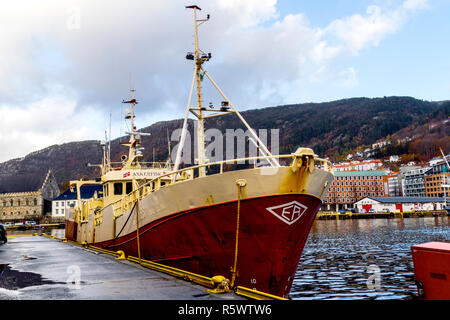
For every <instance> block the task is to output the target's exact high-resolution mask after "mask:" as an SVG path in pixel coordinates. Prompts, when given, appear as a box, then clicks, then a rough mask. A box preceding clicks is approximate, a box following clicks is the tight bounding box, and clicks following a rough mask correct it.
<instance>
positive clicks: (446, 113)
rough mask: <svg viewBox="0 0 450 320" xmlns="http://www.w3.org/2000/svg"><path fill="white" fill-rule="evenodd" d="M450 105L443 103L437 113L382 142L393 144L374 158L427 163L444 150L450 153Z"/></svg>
mask: <svg viewBox="0 0 450 320" xmlns="http://www.w3.org/2000/svg"><path fill="white" fill-rule="evenodd" d="M449 117H450V101H446V102H442V103H439V106H438V108H437V109H435V110H434V111H433V112H432V113H431V114H429V115H428V116H426V117H424V118H423V119H422V120H421V121H420V122H417V123H413V124H411V125H409V126H407V127H405V128H403V129H401V130H399V131H397V132H396V133H394V134H392V135H390V136H387V137H385V138H383V139H381V140H385V141H390V142H391V144H390V145H388V146H386V147H384V148H382V149H380V150H379V151H378V152H376V153H375V154H374V156H375V157H377V158H383V157H388V156H390V155H399V156H401V162H402V163H407V162H409V161H418V162H424V161H428V160H430V159H431V158H433V157H434V156H436V155H438V156H441V155H440V151H439V148H440V147H441V148H442V149H443V150H444V151H445V152H446V153H448V152H449V151H450V118H449Z"/></svg>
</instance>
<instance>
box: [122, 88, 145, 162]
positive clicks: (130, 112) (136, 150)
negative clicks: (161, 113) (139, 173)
mask: <svg viewBox="0 0 450 320" xmlns="http://www.w3.org/2000/svg"><path fill="white" fill-rule="evenodd" d="M135 91H136V90H135V89H134V88H133V89H131V90H130V92H131V93H130V99H129V100H126V101H125V100H123V101H122V103H128V104H130V108H129V109H127V110H125V119H130V131H129V132H126V133H128V134H129V135H130V140H129V141H128V142H121V143H120V144H121V145H125V146H128V148H129V151H128V157H126V156H123V158H122V161H123V162H124V165H123V167H124V168H126V169H132V168H140V164H139V159H140V158H142V149H143V148H141V147H140V145H141V136H149V135H150V134H149V133H144V132H137V131H136V126H135V125H134V106H135V105H136V104H138V102H137V101H136V98H135V97H134V92H135Z"/></svg>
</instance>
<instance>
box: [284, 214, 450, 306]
mask: <svg viewBox="0 0 450 320" xmlns="http://www.w3.org/2000/svg"><path fill="white" fill-rule="evenodd" d="M449 227H450V218H449V217H433V218H408V219H400V218H395V219H354V220H316V221H315V222H314V225H313V227H312V230H311V233H310V235H309V237H308V241H307V243H306V245H305V249H304V251H303V255H302V258H301V260H300V265H299V267H298V270H297V273H296V275H295V279H294V283H293V285H292V289H291V298H292V299H294V300H295V299H302V300H304V299H307V300H311V299H314V300H341V299H376V300H379V299H392V300H393V299H401V300H405V299H406V300H409V299H416V298H417V287H416V285H415V277H414V265H413V261H412V256H411V246H412V245H415V244H420V243H424V242H430V241H442V242H450V228H449Z"/></svg>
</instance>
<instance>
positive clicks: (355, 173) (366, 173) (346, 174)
mask: <svg viewBox="0 0 450 320" xmlns="http://www.w3.org/2000/svg"><path fill="white" fill-rule="evenodd" d="M387 175H388V172H387V171H380V170H372V171H335V172H334V176H335V177H373V176H387Z"/></svg>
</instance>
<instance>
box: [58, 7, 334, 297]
mask: <svg viewBox="0 0 450 320" xmlns="http://www.w3.org/2000/svg"><path fill="white" fill-rule="evenodd" d="M186 8H187V9H192V10H193V16H194V26H195V28H194V31H195V33H194V34H195V51H194V52H189V53H187V55H186V59H187V60H190V61H192V62H193V63H194V74H193V78H192V84H191V87H190V93H189V98H188V103H187V107H186V113H185V117H184V121H183V126H182V130H181V135H180V142H179V147H178V149H177V152H176V157H175V160H174V161H170V158H169V160H168V161H166V162H144V161H142V160H143V155H142V139H143V137H145V133H143V132H140V131H137V130H136V127H135V124H134V118H135V106H136V104H137V103H138V101H137V100H136V97H135V90H134V89H132V90H131V93H130V97H129V99H128V100H124V101H123V103H126V104H127V105H128V106H129V108H128V109H127V110H126V112H125V118H126V121H127V122H128V121H129V122H130V131H129V132H127V134H128V135H129V139H128V141H126V142H123V143H121V144H122V145H124V146H125V147H127V148H128V155H125V154H124V155H123V156H122V158H121V161H119V162H112V161H111V159H110V158H111V157H110V145H108V143H106V142H102V147H103V159H102V162H101V164H99V165H98V166H99V167H100V168H101V177H100V178H97V179H96V180H73V181H70V185H71V188H72V190H74V191H75V189H76V190H77V194H78V197H79V195H80V188H81V186H83V185H86V184H101V185H102V186H103V190H102V192H99V193H98V194H94V196H93V197H92V198H91V199H89V200H87V201H84V202H82V201H81V199H79V200H80V201H78V202H77V206H76V207H74V208H72V210H70V211H68V212H67V213H66V221H65V223H66V230H65V231H66V238H67V239H68V240H71V241H75V242H77V243H80V244H83V243H84V244H88V245H92V246H96V247H99V248H103V249H105V250H111V251H123V252H124V253H125V255H127V256H132V257H137V259H136V260H137V261H143V260H145V261H151V262H153V263H158V264H162V265H166V266H169V267H174V268H177V269H181V270H186V271H188V272H192V273H196V274H199V275H203V276H205V277H216V279H217V276H219V279H224V280H223V281H222V283H225V284H226V286H225V287H226V288H228V290H231V291H232V290H235V289H236V288H237V287H238V286H240V287H244V288H249V289H250V290H257V291H260V292H264V293H267V294H271V295H274V296H278V297H283V298H288V297H289V292H290V290H291V287H292V283H293V280H294V277H295V273H296V270H297V268H298V265H299V261H300V258H301V255H302V251H303V248H304V246H305V243H306V241H307V238H308V235H309V232H310V230H311V226H312V224H313V222H314V219H315V216H316V214H317V212H318V210H319V208H320V206H321V205H322V200H323V197H324V196H325V194H326V192H327V189H328V187H329V186H330V184H331V181H332V180H333V168H332V165H331V163H330V162H329V161H328V160H326V159H322V158H319V157H318V155H316V154H315V153H314V151H313V150H312V149H310V148H301V147H300V148H297V149H296V151H295V152H293V153H290V154H272V153H271V152H270V150H269V149H268V147H267V146H266V145H265V144H264V143H263V141H262V140H261V139H260V138H259V137H258V135H257V134H256V132H255V130H253V129H252V128H251V127H250V126H249V124H248V123H247V122H246V120H245V119H244V118H243V117H242V115H241V114H240V113H239V111H238V110H237V109H236V108H235V106H234V105H233V104H232V102H231V101H230V100H229V99H228V98H227V97H226V96H225V94H224V93H223V91H222V90H221V89H220V88H219V86H218V85H217V84H216V82H214V80H213V79H212V77H211V75H210V74H209V73H208V72H207V71H206V69H205V67H204V63H206V62H207V61H209V60H210V59H211V54H210V53H204V52H203V51H202V50H200V49H199V40H198V27H199V26H200V25H201V24H203V23H205V22H207V21H208V20H209V19H210V16H209V15H207V17H206V18H205V19H199V18H197V15H199V14H200V11H201V8H199V7H198V6H196V5H193V6H187V7H186ZM190 61H189V62H190ZM205 80H209V81H210V83H211V84H212V85H213V86H214V88H215V89H217V91H218V92H219V93H220V95H221V97H222V98H223V100H222V101H220V107H219V106H218V107H214V106H212V105H208V106H204V105H203V104H202V82H203V81H205ZM194 87H196V90H195V92H196V96H197V99H196V100H197V101H196V104H194V106H193V105H192V102H193V101H192V100H193V99H192V96H193V93H194ZM222 98H221V99H222ZM229 114H231V115H235V116H237V117H238V118H239V119H240V120H241V121H242V123H243V125H244V126H245V127H246V128H247V129H248V132H250V134H251V141H252V142H253V143H255V144H256V145H257V146H258V150H259V152H258V154H257V155H255V156H250V155H248V156H247V154H246V155H245V156H244V157H241V158H238V157H234V158H232V159H225V160H221V161H209V159H207V157H206V155H205V131H204V123H205V121H206V120H207V119H208V118H210V117H216V116H222V115H229ZM192 115H194V116H195V118H196V119H195V123H196V132H197V147H196V148H197V159H196V163H194V164H192V165H188V164H185V163H184V162H183V161H182V155H183V151H182V150H183V146H184V143H185V139H186V132H187V131H188V118H189V117H190V116H192ZM147 134H149V133H147ZM150 134H151V133H150ZM174 154H175V153H174ZM242 162H245V163H246V164H247V166H243V165H240V166H239V165H237V164H238V163H242ZM256 163H259V164H260V165H256ZM261 163H263V165H261Z"/></svg>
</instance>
